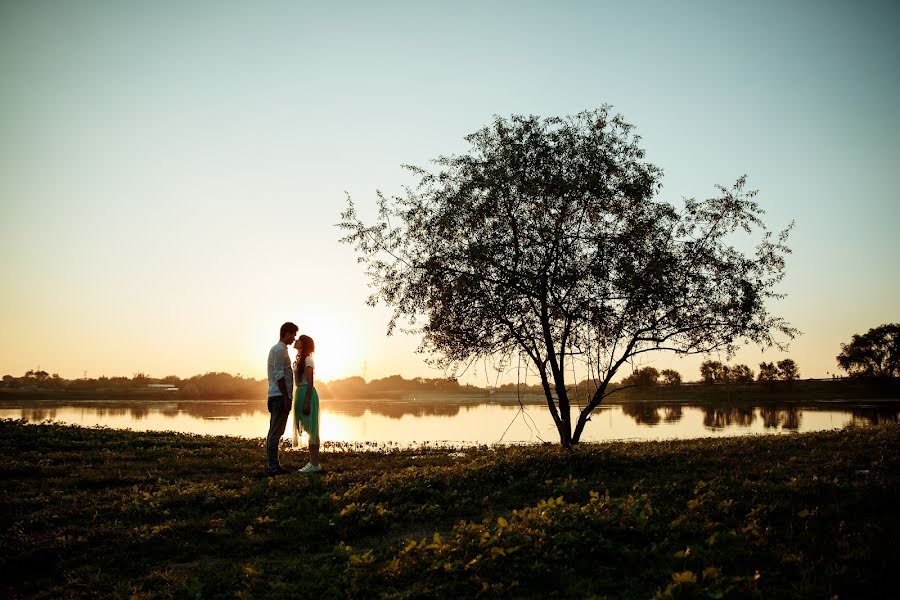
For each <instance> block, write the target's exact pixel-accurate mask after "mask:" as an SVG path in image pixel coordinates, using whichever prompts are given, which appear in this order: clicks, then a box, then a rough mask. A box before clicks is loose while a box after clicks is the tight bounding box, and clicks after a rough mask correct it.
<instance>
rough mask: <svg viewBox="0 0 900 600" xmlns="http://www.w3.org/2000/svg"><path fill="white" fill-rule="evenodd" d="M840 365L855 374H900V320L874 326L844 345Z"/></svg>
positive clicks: (862, 375)
mask: <svg viewBox="0 0 900 600" xmlns="http://www.w3.org/2000/svg"><path fill="white" fill-rule="evenodd" d="M837 362H838V365H839V366H840V367H841V368H842V369H843V370H845V371H847V373H849V374H850V375H851V376H854V377H884V378H892V377H900V323H891V324H889V325H880V326H878V327H873V328H872V329H870V330H869V331H867V332H866V333H864V334H862V335H858V334H857V335H854V336H853V338H852V339H851V340H850V343H849V344H841V353H840V354H838V355H837Z"/></svg>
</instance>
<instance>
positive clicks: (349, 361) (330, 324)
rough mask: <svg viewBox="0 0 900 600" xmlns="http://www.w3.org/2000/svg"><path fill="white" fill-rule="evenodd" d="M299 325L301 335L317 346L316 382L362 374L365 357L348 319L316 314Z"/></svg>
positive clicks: (356, 333) (357, 335)
mask: <svg viewBox="0 0 900 600" xmlns="http://www.w3.org/2000/svg"><path fill="white" fill-rule="evenodd" d="M298 325H300V333H301V334H305V335H308V336H310V337H311V338H312V339H313V341H315V343H316V373H315V377H316V379H319V380H324V381H331V380H334V379H342V378H344V377H352V376H354V375H360V376H361V375H362V370H363V361H364V355H363V351H362V349H361V348H360V345H359V333H358V332H354V331H351V328H350V327H348V320H347V319H339V318H337V317H334V316H333V315H328V314H319V315H317V316H316V318H315V319H314V320H310V321H309V322H308V323H306V324H302V323H298Z"/></svg>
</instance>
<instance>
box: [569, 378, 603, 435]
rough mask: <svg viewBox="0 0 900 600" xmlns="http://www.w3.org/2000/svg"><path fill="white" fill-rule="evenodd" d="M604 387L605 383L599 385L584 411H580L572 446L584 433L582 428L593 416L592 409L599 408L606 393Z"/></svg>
mask: <svg viewBox="0 0 900 600" xmlns="http://www.w3.org/2000/svg"><path fill="white" fill-rule="evenodd" d="M606 385H607V382H606V381H604V382H603V383H601V384H600V387H598V388H597V391H596V392H594V395H593V396H592V397H591V401H590V402H589V403H588V405H587V406H585V407H584V409H583V410H582V411H581V414H579V415H578V422H577V423H576V425H575V434H574V435H573V436H572V443H573V444H577V443H578V441H579V440H580V439H581V434H582V432H583V431H584V426H585V425H586V424H587V422H588V419H590V418H591V414H593V412H594V409H595V408H597V407H598V406H600V403H601V402H603V394H605V393H606Z"/></svg>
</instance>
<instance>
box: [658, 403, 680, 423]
mask: <svg viewBox="0 0 900 600" xmlns="http://www.w3.org/2000/svg"><path fill="white" fill-rule="evenodd" d="M682 416H684V415H683V413H682V411H681V405H680V404H676V405H675V406H664V407H663V421H665V422H666V423H677V422H678V421H680V420H681V417H682Z"/></svg>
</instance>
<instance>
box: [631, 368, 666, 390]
mask: <svg viewBox="0 0 900 600" xmlns="http://www.w3.org/2000/svg"><path fill="white" fill-rule="evenodd" d="M658 381H659V371H657V370H656V369H654V368H653V367H639V368H637V369H635V371H634V373H632V374H631V375H629V376H628V377H626V378H625V379H623V380H622V385H633V386H637V387H639V388H647V387H653V386H654V385H656V384H657V382H658Z"/></svg>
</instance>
